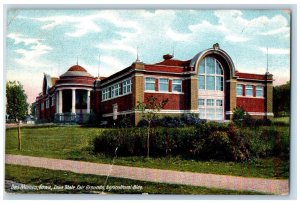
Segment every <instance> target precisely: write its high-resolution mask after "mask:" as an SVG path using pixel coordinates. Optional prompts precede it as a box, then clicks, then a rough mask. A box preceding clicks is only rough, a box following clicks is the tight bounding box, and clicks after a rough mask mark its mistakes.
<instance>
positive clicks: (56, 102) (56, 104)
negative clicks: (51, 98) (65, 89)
mask: <svg viewBox="0 0 300 204" xmlns="http://www.w3.org/2000/svg"><path fill="white" fill-rule="evenodd" d="M55 110H56V113H58V91H57V92H56V94H55Z"/></svg>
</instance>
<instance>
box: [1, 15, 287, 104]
mask: <svg viewBox="0 0 300 204" xmlns="http://www.w3.org/2000/svg"><path fill="white" fill-rule="evenodd" d="M6 21H7V22H6V23H7V27H6V38H5V39H6V57H5V72H6V80H7V81H13V80H17V81H20V82H21V84H23V86H24V89H25V92H26V93H27V95H28V102H29V103H32V102H34V101H35V97H36V96H37V95H38V94H39V93H40V92H41V91H42V82H43V73H47V74H50V75H51V76H54V77H57V76H59V75H61V74H63V73H64V72H66V71H67V69H68V68H69V67H71V66H72V65H75V64H76V63H77V59H78V64H79V65H81V66H83V67H84V68H85V69H86V70H87V71H88V72H89V73H91V74H92V75H94V76H97V75H98V70H99V71H100V75H101V76H106V77H107V76H109V75H111V74H113V73H115V72H117V71H120V70H122V69H124V68H126V67H128V66H130V65H131V64H132V62H134V61H135V60H136V58H137V53H138V55H139V59H140V60H141V61H142V62H144V63H149V64H151V63H157V62H160V61H162V60H163V59H162V56H163V55H164V54H167V53H169V54H172V53H173V50H174V58H175V59H180V60H188V59H191V58H193V57H194V56H195V55H196V54H197V53H199V52H201V51H203V50H205V49H208V48H211V47H212V45H213V44H214V43H219V45H220V48H221V49H223V50H225V51H226V52H227V53H228V54H229V55H230V57H231V58H232V60H233V62H234V64H235V68H236V70H238V71H240V72H247V73H257V74H264V73H265V72H266V69H267V61H268V69H269V72H270V73H272V74H273V75H274V79H275V81H274V85H280V84H284V83H286V81H288V80H289V79H290V12H289V11H288V10H91V9H84V10H57V9H56V10H49V9H44V10H43V9H35V10H29V9H18V10H15V9H11V10H8V13H7V17H6ZM267 50H268V55H267ZM99 56H100V60H99ZM267 58H268V60H267Z"/></svg>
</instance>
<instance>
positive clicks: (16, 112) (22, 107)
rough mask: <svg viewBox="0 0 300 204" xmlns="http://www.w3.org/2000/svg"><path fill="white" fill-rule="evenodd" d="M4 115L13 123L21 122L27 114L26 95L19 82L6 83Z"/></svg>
mask: <svg viewBox="0 0 300 204" xmlns="http://www.w3.org/2000/svg"><path fill="white" fill-rule="evenodd" d="M6 100H7V101H6V113H7V114H8V115H9V117H10V118H11V119H14V120H15V121H18V120H21V119H22V118H24V117H25V116H26V115H27V114H28V103H27V95H26V93H25V91H24V89H23V86H22V84H21V83H20V82H16V81H9V82H7V83H6Z"/></svg>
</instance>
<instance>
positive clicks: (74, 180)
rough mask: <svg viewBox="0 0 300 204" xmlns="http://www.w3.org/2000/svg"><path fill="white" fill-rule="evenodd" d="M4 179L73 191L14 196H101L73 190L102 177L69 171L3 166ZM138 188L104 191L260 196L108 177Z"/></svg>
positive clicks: (117, 183)
mask: <svg viewBox="0 0 300 204" xmlns="http://www.w3.org/2000/svg"><path fill="white" fill-rule="evenodd" d="M5 178H6V180H12V181H15V182H18V183H22V184H27V185H33V186H40V185H41V184H42V185H43V186H51V187H54V186H55V185H56V186H65V185H69V186H72V185H73V186H75V189H74V190H66V189H59V190H38V191H34V190H31V191H30V190H27V191H24V190H11V189H10V188H8V189H6V191H7V192H15V193H16V192H17V193H101V192H102V191H101V190H100V191H99V190H98V191H95V190H94V191H90V190H86V189H84V188H82V189H76V188H77V186H78V185H80V186H81V187H85V186H104V183H105V179H106V177H104V176H96V175H89V174H76V173H72V172H69V171H57V170H48V169H43V168H34V167H25V166H17V165H6V166H5ZM120 185H123V186H134V185H136V186H140V187H141V188H140V189H138V190H111V191H108V190H106V191H105V193H114V194H115V193H117V194H124V193H126V194H141V193H149V194H195V195H197V194H198V195H199V194H201V195H221V194H222V195H254V194H255V195H257V194H262V193H258V192H251V191H233V190H223V189H216V188H205V187H196V186H187V185H176V184H163V183H154V182H144V181H136V180H130V179H122V178H113V177H109V179H108V182H107V186H120Z"/></svg>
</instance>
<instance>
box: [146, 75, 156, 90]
mask: <svg viewBox="0 0 300 204" xmlns="http://www.w3.org/2000/svg"><path fill="white" fill-rule="evenodd" d="M147 79H148V81H147ZM149 79H151V80H153V81H150V80H149ZM155 80H156V78H154V77H145V87H144V88H145V91H155ZM148 84H150V85H153V87H154V89H147V85H148Z"/></svg>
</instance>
